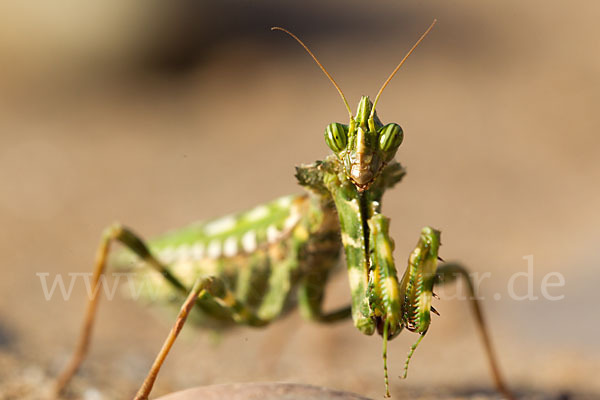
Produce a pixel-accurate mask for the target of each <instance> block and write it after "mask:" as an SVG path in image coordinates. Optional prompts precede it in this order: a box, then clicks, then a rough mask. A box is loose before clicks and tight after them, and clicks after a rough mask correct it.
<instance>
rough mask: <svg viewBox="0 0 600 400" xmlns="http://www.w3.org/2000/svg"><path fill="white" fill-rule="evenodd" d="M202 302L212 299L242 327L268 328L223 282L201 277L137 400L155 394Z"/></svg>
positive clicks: (145, 398)
mask: <svg viewBox="0 0 600 400" xmlns="http://www.w3.org/2000/svg"><path fill="white" fill-rule="evenodd" d="M202 298H212V299H213V300H215V301H216V302H217V303H219V304H221V305H222V306H223V307H226V308H229V309H231V311H232V316H233V319H234V320H235V321H236V322H238V323H241V324H246V325H252V326H262V325H266V324H267V323H268V322H269V321H266V320H262V319H260V318H259V317H257V316H256V314H255V313H254V312H253V311H252V310H250V308H248V307H247V306H246V305H245V304H244V303H242V302H241V301H239V300H237V299H235V297H234V295H233V293H232V292H231V291H230V290H229V289H227V288H226V286H225V284H224V282H223V281H222V280H220V279H219V278H216V277H208V278H207V277H201V278H198V279H197V280H196V282H195V283H194V286H193V287H192V290H191V291H190V293H189V295H188V297H187V299H186V300H185V302H184V303H183V305H182V306H181V310H180V311H179V314H178V315H177V320H176V321H175V324H174V325H173V328H171V331H170V332H169V335H168V336H167V338H166V340H165V342H164V343H163V346H162V348H161V349H160V352H159V353H158V355H157V356H156V359H155V360H154V363H153V364H152V367H151V368H150V371H149V372H148V375H147V376H146V379H144V382H143V383H142V386H141V387H140V389H139V390H138V392H137V394H136V396H135V398H134V400H147V399H148V395H149V394H150V392H151V391H152V387H153V386H154V382H155V381H156V377H157V376H158V373H159V371H160V368H161V367H162V364H163V363H164V361H165V359H166V358H167V355H168V354H169V351H170V350H171V347H173V343H175V339H177V335H179V332H181V329H182V328H183V325H184V324H185V321H186V319H187V317H188V315H189V313H190V311H191V309H192V307H194V305H195V304H196V301H197V300H198V299H202Z"/></svg>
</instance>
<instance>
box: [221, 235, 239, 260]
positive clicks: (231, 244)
mask: <svg viewBox="0 0 600 400" xmlns="http://www.w3.org/2000/svg"><path fill="white" fill-rule="evenodd" d="M237 252H238V244H237V238H235V237H229V238H227V239H226V240H225V242H224V243H223V254H224V255H225V256H226V257H232V256H234V255H236V254H237Z"/></svg>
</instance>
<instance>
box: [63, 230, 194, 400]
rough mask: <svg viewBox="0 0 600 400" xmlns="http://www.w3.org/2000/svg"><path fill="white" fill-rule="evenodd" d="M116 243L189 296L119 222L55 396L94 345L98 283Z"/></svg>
mask: <svg viewBox="0 0 600 400" xmlns="http://www.w3.org/2000/svg"><path fill="white" fill-rule="evenodd" d="M115 240H116V241H118V242H121V243H122V244H123V245H125V246H126V247H127V248H129V249H130V250H131V251H133V252H134V253H136V254H137V255H138V256H139V257H140V258H141V259H142V260H144V261H146V262H147V263H148V264H149V265H151V266H152V267H153V268H154V269H156V270H157V271H158V272H160V273H161V275H162V276H163V277H164V278H165V279H166V280H167V281H168V282H170V283H171V284H172V285H173V287H175V288H176V289H177V290H178V291H180V292H182V293H187V289H186V288H185V287H184V286H183V285H182V284H181V282H179V280H177V278H175V277H174V276H173V275H172V274H171V273H170V272H169V271H168V270H167V269H166V268H165V267H164V266H163V265H162V264H161V263H160V262H159V261H158V260H157V259H156V258H154V257H153V256H152V254H151V253H150V251H149V250H148V247H147V246H146V245H145V244H144V242H143V241H142V240H141V239H140V238H139V236H138V235H136V234H135V233H133V232H132V231H131V230H129V229H128V228H125V227H124V226H122V225H121V224H119V223H115V224H113V225H111V226H109V227H108V228H106V229H105V230H104V232H103V234H102V240H101V242H100V246H98V250H97V252H96V260H95V264H94V272H93V276H92V295H91V297H90V298H88V301H87V306H86V311H85V317H84V321H83V326H82V329H81V334H80V336H79V340H78V342H77V346H76V347H75V351H74V352H73V356H72V357H71V360H70V361H69V363H68V364H67V366H66V367H65V368H64V369H63V371H62V372H61V374H60V375H59V377H58V378H57V380H56V383H55V386H54V396H55V397H58V396H60V394H61V393H62V391H63V390H64V388H65V387H66V386H67V384H68V383H69V381H70V380H71V378H72V377H73V375H75V373H76V372H77V370H78V369H79V367H80V366H81V363H82V362H83V360H84V359H85V356H86V354H87V351H88V348H89V344H90V338H91V335H92V328H93V325H94V319H95V316H96V310H97V307H98V300H99V292H100V290H99V287H98V283H99V281H100V277H101V276H102V274H103V273H104V270H105V268H106V259H107V256H108V253H109V251H110V245H111V243H112V242H113V241H115Z"/></svg>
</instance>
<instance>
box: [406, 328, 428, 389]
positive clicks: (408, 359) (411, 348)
mask: <svg viewBox="0 0 600 400" xmlns="http://www.w3.org/2000/svg"><path fill="white" fill-rule="evenodd" d="M424 337H425V333H421V334H420V335H419V338H418V339H417V341H416V342H415V344H413V345H412V346H410V350H409V351H408V356H407V357H406V362H405V363H404V374H403V375H402V379H406V376H407V375H408V364H409V363H410V359H411V358H412V356H413V354H415V350H416V349H417V347H418V346H419V343H421V340H423V338H424Z"/></svg>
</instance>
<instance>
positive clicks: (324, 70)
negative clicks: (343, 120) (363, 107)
mask: <svg viewBox="0 0 600 400" xmlns="http://www.w3.org/2000/svg"><path fill="white" fill-rule="evenodd" d="M430 29H431V28H430ZM271 30H272V31H282V32H285V33H287V34H288V35H290V36H291V37H293V38H294V39H296V41H297V42H298V43H300V45H301V46H302V47H304V50H306V52H307V53H308V54H310V56H311V57H312V58H313V60H315V62H316V63H317V65H318V66H319V67H320V68H321V70H322V71H323V72H324V73H325V75H327V77H328V78H329V80H330V81H331V83H333V86H335V88H336V89H337V91H338V93H339V94H340V96H342V100H343V101H344V104H345V105H346V109H347V110H348V114H350V119H352V118H353V117H352V111H350V106H349V105H348V100H346V96H344V93H343V92H342V89H340V87H339V86H338V84H337V83H336V82H335V80H334V79H333V77H332V76H331V75H330V74H329V72H327V70H326V69H325V67H324V66H323V64H321V63H320V62H319V60H317V57H315V55H314V54H313V53H312V51H310V49H309V48H308V47H307V46H306V45H305V44H304V42H302V40H300V39H299V38H298V36H296V35H294V34H293V33H292V32H290V31H288V30H287V29H285V28H281V27H279V26H274V27H272V28H271Z"/></svg>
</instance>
